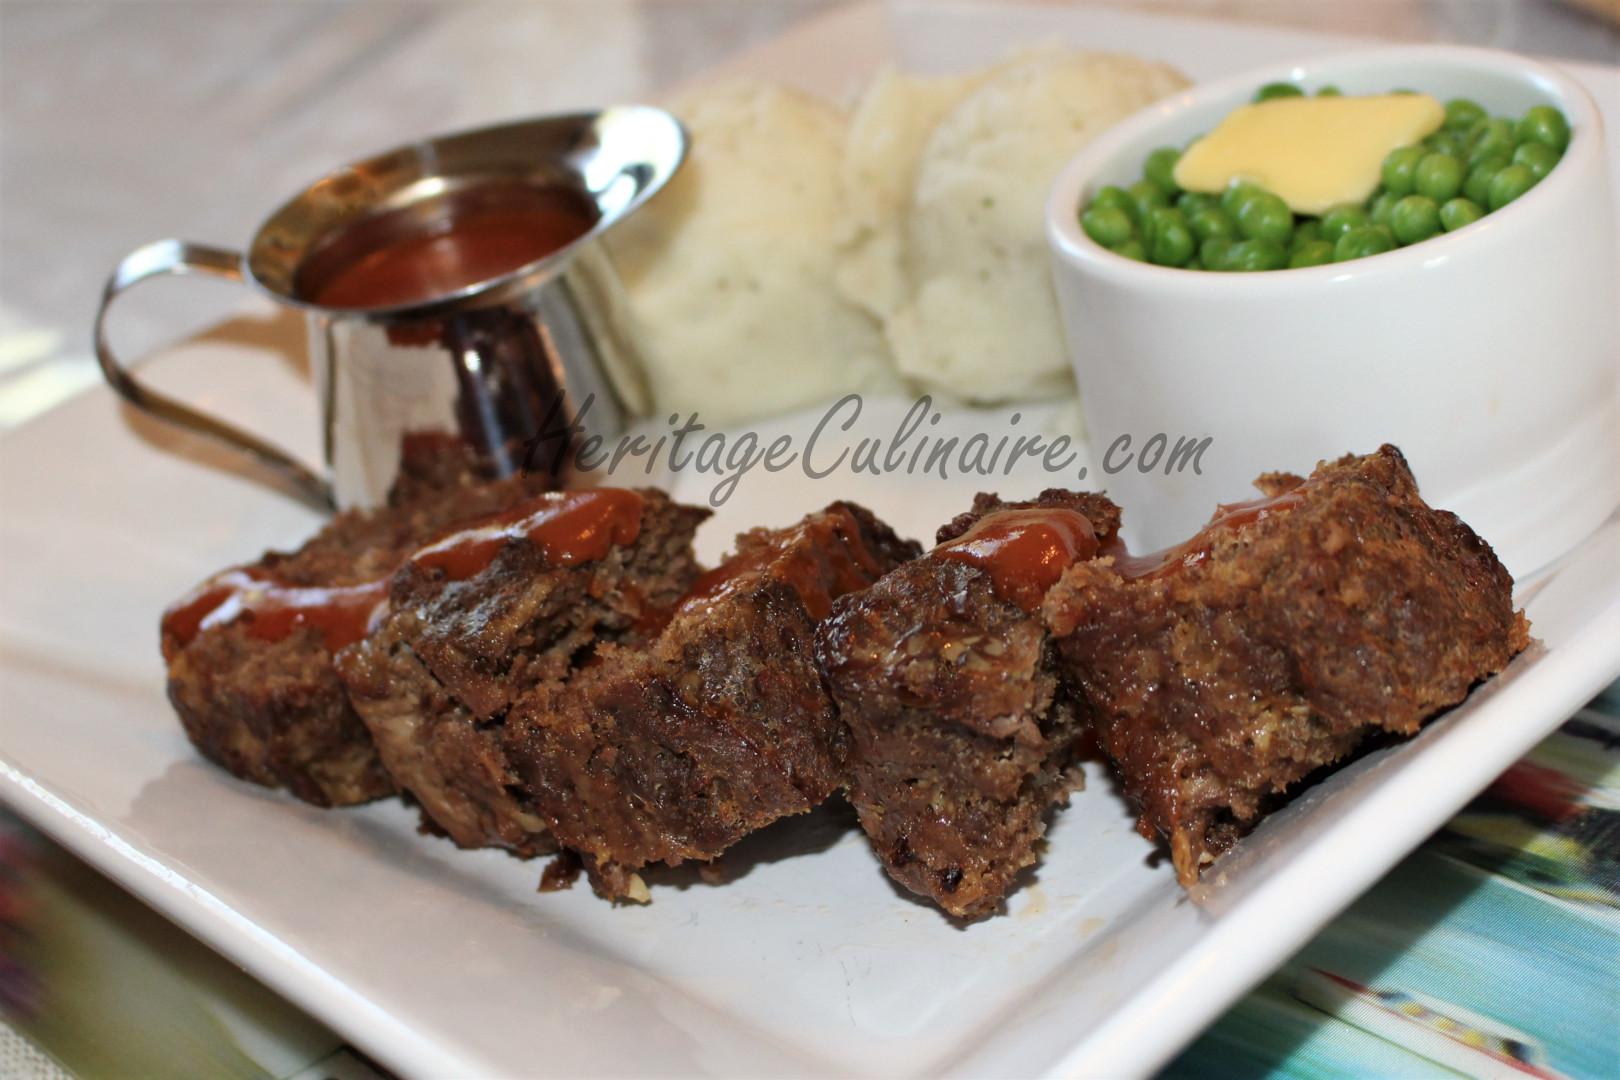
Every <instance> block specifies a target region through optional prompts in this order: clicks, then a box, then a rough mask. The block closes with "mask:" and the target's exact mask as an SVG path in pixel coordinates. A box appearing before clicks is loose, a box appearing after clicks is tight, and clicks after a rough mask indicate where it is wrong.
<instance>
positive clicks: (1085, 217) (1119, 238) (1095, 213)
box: [1080, 204, 1136, 248]
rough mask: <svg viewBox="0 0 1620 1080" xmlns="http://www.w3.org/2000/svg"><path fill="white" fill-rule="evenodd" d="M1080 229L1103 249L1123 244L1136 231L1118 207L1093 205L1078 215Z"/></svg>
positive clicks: (1127, 216)
mask: <svg viewBox="0 0 1620 1080" xmlns="http://www.w3.org/2000/svg"><path fill="white" fill-rule="evenodd" d="M1080 227H1081V228H1082V229H1084V230H1085V231H1086V235H1087V236H1089V237H1091V238H1092V239H1093V240H1095V241H1097V243H1099V244H1101V245H1102V246H1103V247H1105V248H1111V247H1113V246H1115V245H1116V244H1123V243H1124V242H1125V241H1127V240H1129V239H1130V238H1131V234H1132V233H1134V232H1135V231H1136V230H1135V227H1134V226H1133V225H1132V224H1131V216H1130V215H1129V214H1127V213H1126V212H1125V211H1123V210H1121V209H1120V208H1119V207H1117V206H1097V205H1095V204H1093V205H1092V206H1091V207H1090V208H1089V209H1087V210H1086V212H1085V213H1083V214H1081V215H1080Z"/></svg>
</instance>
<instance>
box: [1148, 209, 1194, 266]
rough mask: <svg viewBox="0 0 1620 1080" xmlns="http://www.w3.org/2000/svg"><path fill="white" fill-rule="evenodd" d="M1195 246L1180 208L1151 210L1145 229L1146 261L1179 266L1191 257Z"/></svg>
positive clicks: (1160, 264)
mask: <svg viewBox="0 0 1620 1080" xmlns="http://www.w3.org/2000/svg"><path fill="white" fill-rule="evenodd" d="M1197 246H1198V245H1197V243H1196V242H1195V241H1194V240H1193V234H1192V230H1191V229H1189V228H1187V221H1186V219H1185V218H1183V217H1182V216H1181V211H1180V210H1172V209H1168V208H1166V209H1163V210H1155V211H1154V212H1153V217H1152V218H1151V219H1150V222H1149V225H1148V229H1147V244H1146V247H1147V256H1148V262H1151V263H1156V264H1158V265H1159V266H1180V265H1181V264H1182V263H1184V262H1186V261H1187V260H1188V259H1190V258H1192V255H1193V251H1194V250H1195V249H1196V248H1197Z"/></svg>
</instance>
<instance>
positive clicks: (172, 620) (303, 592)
mask: <svg viewBox="0 0 1620 1080" xmlns="http://www.w3.org/2000/svg"><path fill="white" fill-rule="evenodd" d="M387 598H388V581H387V579H386V578H384V579H381V580H378V581H367V582H363V583H361V584H359V585H329V586H319V585H288V584H284V583H282V582H278V581H276V580H274V579H273V578H271V577H270V576H269V574H268V573H267V572H266V571H264V570H262V569H260V568H259V567H252V566H250V567H238V568H236V569H234V570H226V571H225V572H224V573H222V574H217V575H215V576H214V577H212V578H210V579H208V580H207V581H206V582H204V583H203V584H202V585H201V586H199V587H198V588H197V589H196V591H194V592H193V593H192V594H191V595H190V596H188V597H186V598H185V599H184V600H182V601H180V602H179V603H178V604H176V605H175V606H174V607H171V608H170V609H169V610H168V611H166V612H164V613H163V658H164V659H165V660H172V659H174V654H175V653H177V652H179V651H180V650H181V649H183V648H185V647H186V646H187V645H189V644H191V642H192V641H193V640H195V638H196V637H197V635H198V634H200V633H202V632H203V631H204V630H212V629H215V628H216V627H221V626H225V625H227V624H229V623H233V622H235V621H236V620H237V619H239V618H242V617H243V616H244V615H247V616H250V618H249V619H248V620H247V623H246V625H247V629H248V633H250V634H252V635H253V636H254V637H256V638H258V639H260V640H261V641H280V640H281V639H282V638H284V637H286V636H287V635H289V634H291V633H292V632H293V631H294V630H298V629H301V628H304V627H309V628H310V629H313V630H318V631H320V634H321V641H322V643H323V644H324V645H325V646H326V651H327V652H331V653H335V652H337V651H338V650H339V649H342V648H343V647H344V646H346V645H351V644H353V643H354V642H356V641H359V640H360V639H361V638H363V637H365V636H366V633H367V632H368V631H369V629H370V626H371V616H372V613H373V612H375V611H376V610H377V608H378V607H379V606H380V605H381V604H382V602H383V601H384V600H386V599H387Z"/></svg>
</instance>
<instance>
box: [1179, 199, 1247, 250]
mask: <svg viewBox="0 0 1620 1080" xmlns="http://www.w3.org/2000/svg"><path fill="white" fill-rule="evenodd" d="M1187 227H1188V228H1190V229H1192V234H1193V235H1194V236H1196V237H1197V238H1198V242H1199V243H1200V244H1201V243H1203V242H1204V241H1205V240H1214V239H1221V240H1235V239H1237V235H1238V226H1237V222H1235V221H1233V220H1232V215H1231V214H1228V213H1227V212H1226V211H1225V210H1222V209H1221V208H1220V207H1219V206H1208V207H1205V208H1203V209H1201V210H1194V211H1193V212H1192V213H1190V214H1188V215H1187Z"/></svg>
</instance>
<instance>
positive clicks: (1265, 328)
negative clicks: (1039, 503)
mask: <svg viewBox="0 0 1620 1080" xmlns="http://www.w3.org/2000/svg"><path fill="white" fill-rule="evenodd" d="M1283 80H1292V81H1296V82H1299V83H1300V84H1301V85H1302V86H1303V87H1304V88H1305V89H1306V90H1307V91H1309V90H1312V89H1314V88H1316V87H1318V86H1321V85H1324V84H1329V83H1331V84H1334V85H1337V86H1338V87H1340V88H1341V89H1342V90H1343V91H1344V92H1345V93H1347V94H1356V93H1374V92H1386V91H1389V90H1392V89H1395V88H1399V87H1411V88H1414V89H1416V90H1420V91H1423V92H1426V93H1430V94H1433V95H1434V96H1436V97H1438V98H1440V99H1441V100H1442V101H1444V100H1446V99H1448V98H1452V97H1459V96H1461V97H1469V98H1472V99H1474V100H1475V101H1478V102H1479V103H1480V104H1481V105H1483V106H1485V107H1486V109H1488V110H1489V111H1490V113H1491V114H1492V115H1493V116H1509V117H1515V118H1516V117H1518V116H1519V115H1521V114H1522V113H1524V111H1525V110H1526V109H1528V108H1529V107H1530V106H1532V105H1537V104H1551V105H1556V106H1557V107H1558V108H1560V109H1562V110H1563V112H1564V115H1565V116H1566V117H1568V118H1569V122H1570V125H1571V128H1572V129H1573V137H1572V138H1571V140H1570V144H1569V149H1568V150H1567V151H1566V152H1565V154H1564V157H1563V160H1561V161H1560V162H1559V163H1558V165H1557V167H1556V168H1554V169H1553V170H1552V172H1550V173H1549V174H1548V175H1547V177H1546V178H1545V179H1544V180H1543V181H1542V182H1541V183H1540V184H1538V185H1537V186H1536V187H1535V188H1533V189H1532V190H1531V191H1530V192H1529V193H1527V194H1526V195H1524V196H1522V197H1521V198H1520V199H1518V200H1517V201H1516V202H1514V203H1512V204H1510V205H1509V206H1507V207H1504V208H1503V209H1502V210H1500V211H1497V212H1496V213H1493V214H1487V215H1486V216H1485V217H1484V218H1482V219H1481V220H1479V221H1478V222H1476V223H1474V224H1472V225H1469V226H1468V227H1466V228H1464V229H1460V230H1458V231H1457V232H1454V233H1449V234H1446V235H1444V236H1441V237H1438V238H1435V239H1432V240H1428V241H1425V242H1424V243H1421V244H1415V245H1413V246H1411V247H1408V248H1401V249H1398V250H1396V251H1392V252H1389V253H1387V254H1384V255H1376V256H1373V257H1371V258H1367V259H1360V260H1356V261H1353V262H1346V263H1338V264H1334V265H1329V266H1322V267H1314V268H1310V269H1303V270H1284V271H1274V272H1269V273H1250V274H1230V273H1209V272H1203V271H1188V270H1174V269H1165V268H1162V267H1156V266H1150V265H1147V264H1145V263H1139V262H1134V261H1131V260H1129V259H1125V258H1122V257H1120V256H1118V255H1115V254H1113V253H1112V252H1110V251H1108V250H1106V249H1104V248H1102V247H1100V246H1099V245H1097V244H1096V243H1094V242H1093V241H1092V240H1091V239H1090V238H1089V237H1087V236H1086V235H1085V233H1084V232H1083V231H1082V230H1081V229H1080V226H1079V223H1078V220H1077V218H1078V208H1079V207H1080V205H1081V204H1082V203H1083V202H1084V201H1086V200H1088V199H1089V198H1090V197H1091V196H1092V195H1093V194H1094V193H1095V192H1096V190H1097V189H1098V188H1099V187H1101V186H1103V185H1105V184H1121V185H1125V184H1129V183H1131V182H1133V181H1134V180H1136V179H1138V178H1139V177H1140V176H1141V169H1142V163H1143V160H1144V159H1145V158H1146V157H1147V154H1148V152H1149V151H1151V150H1152V149H1153V148H1155V147H1157V146H1165V145H1170V146H1182V145H1185V144H1186V143H1187V142H1188V141H1189V140H1190V139H1192V138H1193V137H1194V136H1196V135H1198V134H1200V133H1202V132H1205V131H1208V130H1210V129H1211V128H1213V127H1214V126H1215V125H1216V124H1217V123H1218V122H1219V121H1220V119H1221V118H1222V117H1224V116H1225V115H1226V114H1227V113H1228V112H1229V111H1231V110H1232V109H1234V108H1236V107H1237V106H1238V105H1240V104H1242V103H1244V102H1246V101H1248V100H1249V99H1250V98H1251V97H1252V95H1253V94H1254V91H1255V89H1256V88H1257V87H1259V86H1261V85H1263V84H1265V83H1268V82H1277V81H1283ZM1046 216H1047V234H1048V239H1049V241H1050V244H1051V249H1052V255H1053V270H1054V285H1055V287H1056V290H1057V297H1058V302H1059V306H1060V308H1061V310H1062V314H1063V321H1064V328H1065V331H1066V334H1067V337H1068V343H1069V351H1070V356H1071V359H1072V362H1073V364H1074V370H1075V375H1076V377H1077V378H1078V380H1079V383H1080V391H1081V396H1082V399H1083V402H1084V407H1085V414H1086V422H1087V426H1088V428H1089V431H1088V438H1089V440H1090V443H1091V446H1092V450H1093V458H1094V461H1095V462H1096V464H1097V467H1098V468H1099V469H1102V467H1103V466H1104V465H1105V464H1107V465H1109V466H1110V468H1108V469H1107V470H1105V471H1104V475H1103V476H1101V477H1100V478H1099V477H1095V476H1094V477H1093V479H1095V480H1098V481H1099V486H1104V487H1106V488H1107V489H1108V490H1109V491H1110V493H1111V494H1113V496H1114V497H1115V499H1116V500H1117V501H1119V502H1120V504H1121V505H1122V506H1123V507H1124V509H1125V521H1126V535H1127V537H1128V538H1129V539H1130V540H1131V541H1132V542H1133V543H1135V544H1138V545H1141V546H1144V547H1150V548H1156V547H1161V546H1164V545H1167V544H1170V543H1174V542H1176V541H1178V540H1180V539H1183V538H1185V537H1186V536H1188V535H1190V534H1191V533H1192V532H1193V531H1195V530H1196V529H1197V528H1198V526H1199V525H1200V524H1201V523H1202V522H1203V521H1204V520H1206V519H1207V517H1208V515H1209V513H1210V512H1211V510H1212V509H1213V508H1214V506H1215V504H1216V503H1217V502H1233V501H1237V500H1240V499H1244V498H1248V497H1251V491H1252V489H1251V488H1250V487H1249V485H1250V482H1251V481H1252V480H1253V478H1254V477H1255V476H1256V475H1258V474H1259V473H1262V472H1266V471H1270V470H1287V471H1294V472H1307V471H1309V469H1310V468H1311V467H1312V466H1313V465H1314V464H1315V463H1316V462H1317V460H1319V459H1321V458H1330V457H1337V456H1339V455H1341V454H1344V453H1348V452H1352V451H1353V452H1356V453H1364V452H1367V451H1370V450H1372V449H1374V448H1375V447H1377V446H1378V445H1379V444H1380V443H1383V442H1393V443H1395V444H1396V445H1398V446H1400V448H1401V449H1402V450H1403V451H1405V453H1406V455H1407V459H1408V460H1409V461H1410V462H1411V465H1412V469H1413V472H1414V473H1415V474H1416V475H1417V478H1418V483H1419V484H1420V486H1421V487H1422V489H1423V492H1424V495H1425V496H1426V497H1427V499H1428V500H1429V502H1430V503H1432V504H1433V505H1436V506H1442V507H1445V508H1447V509H1451V510H1454V511H1456V512H1457V513H1458V514H1459V515H1460V516H1461V517H1462V518H1463V519H1464V520H1465V521H1467V522H1469V523H1470V524H1471V525H1473V526H1474V528H1475V529H1476V530H1477V531H1478V532H1479V533H1480V535H1482V536H1484V537H1485V539H1486V540H1488V541H1489V542H1490V543H1491V544H1492V545H1493V546H1494V547H1495V548H1496V550H1497V552H1498V554H1499V555H1500V556H1501V558H1502V560H1503V561H1504V562H1505V563H1506V564H1507V567H1508V569H1509V570H1511V571H1512V572H1513V573H1514V574H1515V575H1523V574H1526V573H1528V572H1530V571H1533V570H1535V569H1537V568H1539V567H1541V566H1543V565H1545V564H1546V563H1548V562H1550V561H1551V560H1553V559H1555V558H1556V557H1557V556H1558V555H1560V554H1562V553H1563V552H1565V551H1567V550H1568V549H1569V548H1571V547H1572V546H1573V545H1574V544H1575V543H1576V542H1577V541H1579V540H1580V539H1581V538H1583V537H1584V536H1586V535H1587V534H1588V533H1590V532H1591V531H1592V530H1593V529H1594V528H1596V527H1597V525H1598V524H1599V523H1601V522H1602V521H1603V520H1605V519H1606V518H1607V517H1608V516H1609V514H1610V513H1611V512H1612V511H1613V510H1614V509H1615V507H1616V506H1617V505H1620V387H1617V378H1616V376H1617V372H1620V270H1617V266H1616V236H1615V222H1614V212H1613V208H1612V206H1611V198H1610V190H1609V183H1608V178H1607V166H1606V160H1605V156H1604V150H1603V130H1602V121H1601V119H1600V118H1599V116H1598V111H1597V108H1596V107H1595V106H1594V105H1593V103H1592V99H1591V97H1590V96H1589V95H1588V94H1587V93H1586V91H1585V90H1583V89H1582V88H1581V87H1580V86H1578V85H1577V84H1576V83H1575V82H1574V81H1573V80H1572V79H1570V78H1569V77H1567V76H1565V75H1563V74H1561V73H1560V72H1558V71H1556V70H1554V69H1553V68H1550V67H1547V66H1545V65H1543V64H1538V63H1535V62H1533V61H1530V60H1527V59H1525V58H1523V57H1520V56H1514V55H1512V54H1509V53H1502V52H1495V51H1490V50H1484V49H1468V48H1456V47H1444V46H1441V47H1392V48H1381V49H1373V50H1367V51H1364V52H1355V53H1350V54H1345V55H1338V56H1331V57H1325V58H1323V59H1320V60H1309V61H1306V62H1303V63H1300V64H1297V65H1282V66H1277V67H1271V68H1265V69H1261V70H1257V71H1253V72H1250V73H1248V74H1245V75H1241V76H1237V77H1234V78H1230V79H1223V80H1221V81H1219V82H1214V83H1209V84H1205V85H1202V86H1199V87H1196V88H1194V89H1192V90H1189V91H1187V92H1186V93H1184V94H1181V95H1179V96H1178V97H1175V98H1171V99H1169V100H1166V101H1164V102H1161V103H1159V104H1157V105H1155V106H1152V107H1151V108H1149V109H1147V110H1145V111H1144V112H1142V113H1140V114H1138V115H1137V116H1135V117H1133V118H1132V119H1130V120H1127V121H1126V122H1124V123H1123V124H1121V125H1119V126H1118V127H1116V128H1114V129H1113V130H1111V131H1110V132H1108V133H1107V134H1106V135H1104V136H1103V137H1102V138H1100V139H1098V140H1097V141H1096V142H1095V143H1093V144H1092V145H1091V146H1089V147H1088V148H1087V149H1086V150H1085V151H1084V152H1082V153H1081V154H1080V155H1079V156H1078V157H1077V158H1075V159H1074V160H1073V161H1072V162H1070V163H1069V165H1068V166H1067V167H1066V168H1065V169H1064V171H1063V173H1062V174H1061V176H1060V177H1059V178H1058V181H1057V184H1056V186H1055V187H1054V189H1053V191H1052V195H1051V198H1050V200H1049V202H1048V205H1047V212H1046ZM1161 433H1162V434H1164V435H1166V436H1168V442H1169V444H1170V446H1172V447H1173V446H1174V445H1175V444H1176V440H1177V439H1178V438H1186V439H1189V440H1191V439H1193V438H1202V437H1205V436H1207V437H1209V438H1210V439H1211V440H1212V441H1211V442H1210V444H1209V446H1208V447H1207V448H1206V449H1205V451H1204V453H1203V455H1202V457H1201V459H1200V465H1201V475H1200V474H1199V473H1198V472H1195V471H1194V470H1192V469H1191V468H1187V469H1183V470H1181V471H1171V473H1170V475H1166V468H1165V461H1164V460H1160V461H1159V462H1158V463H1157V466H1156V467H1155V468H1152V469H1150V470H1148V471H1143V469H1142V463H1143V459H1142V458H1141V457H1138V456H1136V454H1137V453H1138V452H1139V451H1141V450H1142V449H1143V448H1144V447H1145V446H1146V445H1147V443H1148V441H1149V440H1151V439H1152V437H1153V436H1154V435H1157V434H1161ZM1121 436H1128V437H1129V438H1130V439H1131V444H1130V448H1129V451H1127V450H1126V449H1125V448H1124V447H1123V446H1122V445H1121V444H1119V443H1118V440H1119V439H1120V437H1121ZM1111 447H1112V448H1113V453H1112V454H1111V455H1110V454H1109V450H1110V448H1111ZM1127 453H1129V454H1130V455H1131V456H1129V457H1127ZM1167 456H1168V455H1167ZM1105 458H1106V459H1108V460H1107V461H1106V462H1105ZM1122 465H1123V467H1121V466H1122Z"/></svg>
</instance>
